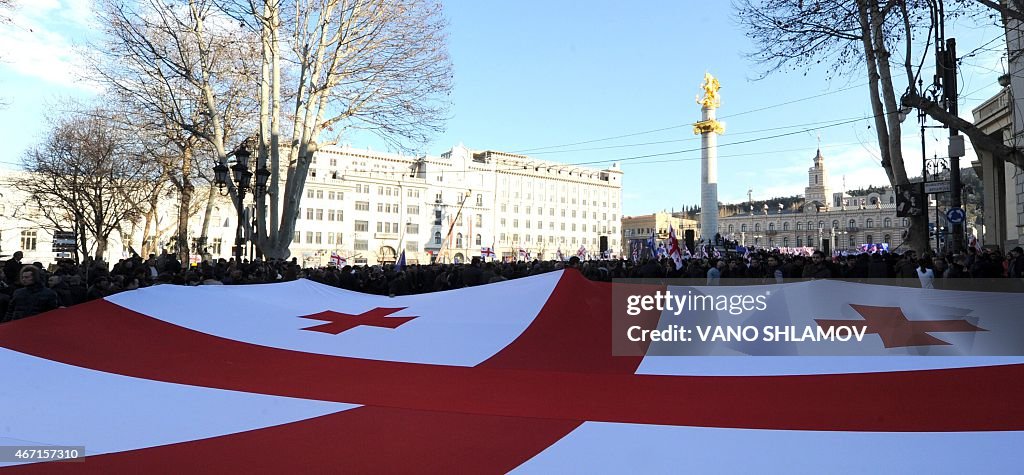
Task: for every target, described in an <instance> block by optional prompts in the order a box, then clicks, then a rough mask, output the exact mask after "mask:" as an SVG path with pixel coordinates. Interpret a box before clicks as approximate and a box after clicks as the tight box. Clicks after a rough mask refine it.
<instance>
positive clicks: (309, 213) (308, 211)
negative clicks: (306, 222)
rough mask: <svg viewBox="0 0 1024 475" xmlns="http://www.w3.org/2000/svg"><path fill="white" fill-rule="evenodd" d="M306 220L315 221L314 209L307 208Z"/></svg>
mask: <svg viewBox="0 0 1024 475" xmlns="http://www.w3.org/2000/svg"><path fill="white" fill-rule="evenodd" d="M306 219H313V208H306Z"/></svg>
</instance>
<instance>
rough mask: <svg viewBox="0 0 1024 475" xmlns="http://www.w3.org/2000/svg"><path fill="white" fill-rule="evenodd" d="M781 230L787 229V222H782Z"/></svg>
mask: <svg viewBox="0 0 1024 475" xmlns="http://www.w3.org/2000/svg"><path fill="white" fill-rule="evenodd" d="M782 230H783V231H789V222H788V221H787V222H785V223H782Z"/></svg>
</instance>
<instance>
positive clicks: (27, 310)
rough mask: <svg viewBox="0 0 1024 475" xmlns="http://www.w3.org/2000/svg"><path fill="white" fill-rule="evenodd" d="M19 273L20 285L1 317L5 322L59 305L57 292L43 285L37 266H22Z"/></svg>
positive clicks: (40, 272)
mask: <svg viewBox="0 0 1024 475" xmlns="http://www.w3.org/2000/svg"><path fill="white" fill-rule="evenodd" d="M19 275H20V283H21V286H22V287H21V288H20V289H18V290H15V291H14V295H12V296H11V301H10V303H9V304H8V305H7V313H6V314H5V315H4V319H3V320H4V321H5V322H9V321H11V320H18V319H20V318H25V317H31V316H32V315H36V314H40V313H43V312H46V311H50V310H53V309H55V308H57V307H58V306H59V304H58V301H57V293H56V292H54V291H53V290H51V289H49V288H47V287H46V286H45V285H43V279H42V271H40V270H39V268H38V267H36V266H32V265H28V266H24V267H22V268H21V273H20V274H19Z"/></svg>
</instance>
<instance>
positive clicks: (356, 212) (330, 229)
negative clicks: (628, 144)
mask: <svg viewBox="0 0 1024 475" xmlns="http://www.w3.org/2000/svg"><path fill="white" fill-rule="evenodd" d="M621 188H622V171H621V170H619V169H618V167H617V166H614V165H613V166H612V167H611V168H608V169H605V170H595V169H589V168H582V167H573V166H568V165H564V164H560V163H555V162H545V161H539V160H533V159H531V158H529V157H526V156H523V155H516V154H509V153H504V152H496V151H491V150H485V151H471V150H469V149H467V148H466V147H464V146H462V145H459V146H456V147H454V148H452V149H451V150H450V151H448V152H445V153H444V154H442V155H441V156H438V157H433V156H419V157H414V156H406V155H399V154H390V153H383V152H375V151H369V150H360V149H353V148H351V147H323V148H321V149H320V150H319V151H318V152H317V154H316V156H315V158H314V161H313V164H312V165H311V167H310V176H309V177H308V179H307V182H306V187H305V195H304V196H303V198H302V200H301V203H300V204H301V207H302V211H301V212H300V217H301V219H300V220H299V221H298V222H297V225H296V236H295V241H294V242H293V245H292V246H291V248H290V249H291V251H292V254H293V255H301V256H303V257H304V258H306V259H310V258H312V259H314V260H315V261H317V262H311V263H310V264H317V263H319V264H322V263H325V262H326V259H327V258H328V256H330V254H331V253H332V252H338V253H339V254H340V255H342V256H343V257H346V258H348V260H349V262H352V263H360V264H363V263H368V264H376V263H386V262H394V261H395V260H396V258H397V256H398V255H399V254H400V253H401V252H402V250H405V252H406V260H407V261H408V262H410V263H414V262H418V263H428V262H435V261H441V262H456V261H458V262H465V261H466V260H467V259H469V258H471V257H472V256H479V255H480V252H481V248H484V247H489V248H492V250H493V251H494V252H495V254H496V257H498V258H505V259H516V258H519V257H520V256H521V255H525V254H529V255H530V256H531V257H535V258H547V259H551V258H554V257H555V255H556V253H557V250H558V249H562V250H563V253H565V254H568V253H575V252H576V250H578V249H579V248H580V247H581V246H583V247H586V248H587V249H588V250H591V251H594V252H596V251H598V250H600V247H601V243H602V240H603V241H604V242H605V246H606V247H607V248H612V249H617V248H618V245H619V229H618V228H619V210H620V209H621V199H622V196H621ZM520 250H522V251H523V252H522V254H521V253H520Z"/></svg>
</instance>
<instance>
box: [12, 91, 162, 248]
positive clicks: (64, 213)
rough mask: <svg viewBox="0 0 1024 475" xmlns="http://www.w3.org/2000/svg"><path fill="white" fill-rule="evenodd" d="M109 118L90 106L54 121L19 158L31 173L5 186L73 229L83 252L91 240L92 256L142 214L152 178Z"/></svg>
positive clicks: (62, 225) (130, 144)
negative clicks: (114, 234)
mask: <svg viewBox="0 0 1024 475" xmlns="http://www.w3.org/2000/svg"><path fill="white" fill-rule="evenodd" d="M108 116H109V114H108V113H106V112H105V111H96V110H93V111H89V112H87V113H84V114H78V113H71V114H70V115H65V116H64V117H63V118H61V119H59V120H57V121H54V123H53V126H52V129H51V131H50V133H49V135H48V136H47V137H46V138H45V140H44V141H43V142H42V143H41V144H40V145H38V146H37V147H35V148H33V149H31V150H29V151H28V152H27V153H26V155H25V157H24V159H23V161H22V166H23V168H24V169H25V170H26V171H28V172H30V176H29V177H27V178H26V179H22V180H16V181H14V182H12V183H10V184H9V185H10V186H12V187H13V188H16V189H19V190H21V191H23V192H25V193H27V194H28V195H29V196H30V197H31V199H32V201H33V202H34V203H35V205H36V206H38V207H39V208H40V209H42V210H45V213H44V214H45V215H46V216H47V217H48V219H50V220H51V221H53V223H54V224H55V227H57V228H58V229H68V227H71V228H73V229H74V230H75V231H76V232H78V235H79V242H80V247H81V248H82V250H83V251H84V250H86V249H89V247H90V246H89V245H88V244H89V243H88V239H89V238H91V240H92V242H93V243H94V244H95V247H96V251H95V257H96V258H97V259H102V258H103V256H104V254H105V252H106V249H107V243H108V240H109V238H110V235H111V234H112V233H113V231H115V230H118V229H120V228H122V225H124V224H127V223H128V222H130V221H133V220H136V219H138V218H139V217H140V216H141V211H142V209H141V208H140V204H141V203H143V202H144V201H145V199H146V197H147V195H148V193H147V192H148V190H150V189H151V188H152V184H151V183H152V180H153V178H154V177H153V176H152V174H151V171H152V170H151V168H149V167H146V166H142V165H140V161H139V160H138V157H137V155H138V153H139V150H137V149H136V148H134V147H133V145H132V141H131V140H130V139H129V138H128V137H126V136H125V135H124V134H122V133H121V131H120V130H119V129H118V128H117V127H115V126H112V124H111V123H110V122H109V120H108V119H106V117H108Z"/></svg>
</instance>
